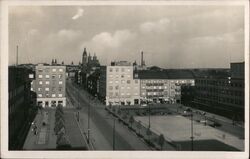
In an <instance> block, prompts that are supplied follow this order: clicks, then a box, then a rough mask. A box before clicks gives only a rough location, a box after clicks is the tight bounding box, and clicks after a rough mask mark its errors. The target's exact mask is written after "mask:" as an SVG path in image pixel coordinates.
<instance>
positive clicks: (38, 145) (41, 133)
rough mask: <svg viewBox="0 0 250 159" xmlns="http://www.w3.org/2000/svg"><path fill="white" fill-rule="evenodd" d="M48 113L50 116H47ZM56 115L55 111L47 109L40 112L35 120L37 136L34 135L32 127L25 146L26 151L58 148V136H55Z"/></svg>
mask: <svg viewBox="0 0 250 159" xmlns="http://www.w3.org/2000/svg"><path fill="white" fill-rule="evenodd" d="M46 112H48V115H46ZM54 113H55V111H54V110H52V109H50V110H49V109H45V110H43V111H39V112H38V114H37V116H36V117H35V119H34V121H36V126H37V135H35V134H34V131H32V126H31V128H30V130H29V133H28V135H27V138H26V140H25V143H24V146H23V149H24V150H46V149H55V148H56V135H55V134H54V123H55V117H54ZM46 118H47V119H46ZM46 120H47V121H48V123H47V124H46V125H45V126H43V125H42V122H43V121H46Z"/></svg>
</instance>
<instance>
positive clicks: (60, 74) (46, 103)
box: [31, 64, 66, 107]
mask: <svg viewBox="0 0 250 159" xmlns="http://www.w3.org/2000/svg"><path fill="white" fill-rule="evenodd" d="M65 72H66V67H65V66H61V65H48V64H38V65H37V66H36V79H35V80H34V81H33V82H32V83H31V84H32V88H31V90H33V91H35V92H36V93H37V104H38V105H40V106H42V107H56V106H57V105H58V104H62V105H63V106H66V97H65V85H66V83H65V82H66V81H65Z"/></svg>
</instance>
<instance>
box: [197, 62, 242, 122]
mask: <svg viewBox="0 0 250 159" xmlns="http://www.w3.org/2000/svg"><path fill="white" fill-rule="evenodd" d="M195 82H196V95H195V98H194V102H193V103H194V104H193V105H194V106H195V107H198V108H199V109H203V110H206V111H210V112H213V113H217V114H220V115H223V116H227V117H229V118H232V119H234V120H244V63H231V69H230V72H224V73H223V72H217V74H212V75H211V74H210V75H209V76H202V77H198V78H196V80H195Z"/></svg>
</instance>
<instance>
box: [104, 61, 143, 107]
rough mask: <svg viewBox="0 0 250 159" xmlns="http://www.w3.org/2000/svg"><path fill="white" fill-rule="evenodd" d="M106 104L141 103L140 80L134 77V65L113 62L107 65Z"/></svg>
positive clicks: (124, 62)
mask: <svg viewBox="0 0 250 159" xmlns="http://www.w3.org/2000/svg"><path fill="white" fill-rule="evenodd" d="M106 81H107V82H106V105H135V104H139V103H140V80H139V79H134V78H133V66H132V65H131V64H130V63H128V62H126V61H120V62H112V63H111V66H107V67H106Z"/></svg>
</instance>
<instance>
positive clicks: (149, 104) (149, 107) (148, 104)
mask: <svg viewBox="0 0 250 159" xmlns="http://www.w3.org/2000/svg"><path fill="white" fill-rule="evenodd" d="M148 109H149V110H148V127H149V128H150V123H151V122H150V114H151V113H150V112H151V110H150V104H148Z"/></svg>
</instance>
